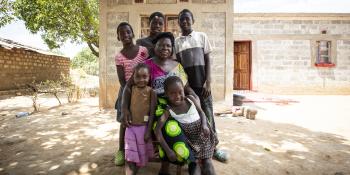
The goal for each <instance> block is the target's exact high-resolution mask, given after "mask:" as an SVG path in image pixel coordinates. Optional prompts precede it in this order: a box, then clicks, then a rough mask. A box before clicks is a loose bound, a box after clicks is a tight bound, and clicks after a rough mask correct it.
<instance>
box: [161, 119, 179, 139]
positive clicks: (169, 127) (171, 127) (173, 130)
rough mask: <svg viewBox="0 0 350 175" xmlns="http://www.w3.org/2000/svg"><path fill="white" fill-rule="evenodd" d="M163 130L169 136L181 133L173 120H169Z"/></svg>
mask: <svg viewBox="0 0 350 175" xmlns="http://www.w3.org/2000/svg"><path fill="white" fill-rule="evenodd" d="M165 131H166V133H167V135H169V136H170V137H176V136H178V135H180V134H181V128H180V126H179V124H178V123H177V122H176V121H175V120H169V121H168V122H167V123H166V125H165Z"/></svg>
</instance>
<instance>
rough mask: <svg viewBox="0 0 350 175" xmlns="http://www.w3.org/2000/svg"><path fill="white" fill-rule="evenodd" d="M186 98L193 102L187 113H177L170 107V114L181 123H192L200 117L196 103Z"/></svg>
mask: <svg viewBox="0 0 350 175" xmlns="http://www.w3.org/2000/svg"><path fill="white" fill-rule="evenodd" d="M186 99H187V100H188V101H189V102H190V103H191V106H190V108H189V109H188V111H187V113H184V114H176V113H175V112H174V111H173V110H171V109H169V112H170V115H171V116H172V117H173V118H174V119H175V120H177V121H178V122H180V123H192V122H195V121H197V120H199V119H200V117H199V114H198V111H197V109H196V105H194V104H193V102H192V101H191V100H190V99H188V98H186Z"/></svg>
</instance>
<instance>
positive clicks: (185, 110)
mask: <svg viewBox="0 0 350 175" xmlns="http://www.w3.org/2000/svg"><path fill="white" fill-rule="evenodd" d="M164 91H165V96H166V97H167V100H168V108H167V110H166V111H165V112H164V114H163V116H162V117H161V118H160V119H159V120H158V123H157V127H156V136H157V139H158V140H159V142H160V144H161V146H162V148H163V151H164V153H165V154H166V156H167V158H168V159H169V161H171V162H175V161H177V160H178V159H182V158H186V157H187V156H188V155H189V154H190V152H191V151H193V152H194V156H195V158H196V161H195V162H190V163H189V174H201V173H202V174H205V175H206V174H208V175H213V174H215V171H214V166H213V164H212V161H211V158H212V156H213V154H214V149H215V146H216V145H217V144H218V140H217V138H216V136H215V134H214V132H213V131H212V130H211V129H210V127H208V122H207V119H206V117H205V114H204V112H203V110H202V109H201V106H200V102H199V101H198V100H197V99H195V98H194V97H193V96H191V95H189V96H187V97H185V94H184V85H183V83H182V81H181V79H180V78H179V77H177V76H171V77H169V78H167V79H166V80H165V82H164ZM181 130H182V132H183V133H184V135H185V136H186V140H185V142H181V141H174V143H173V142H171V141H170V142H169V139H167V138H165V137H176V136H177V135H178V134H180V131H181ZM166 140H167V141H166ZM187 144H188V145H189V146H190V149H191V150H188V147H187V146H186V145H187Z"/></svg>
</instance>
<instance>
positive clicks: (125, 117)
mask: <svg viewBox="0 0 350 175" xmlns="http://www.w3.org/2000/svg"><path fill="white" fill-rule="evenodd" d="M130 100H131V88H130V87H129V86H125V88H124V90H123V95H122V107H121V108H122V109H121V112H122V121H123V124H124V125H125V126H126V127H129V124H130V121H131V118H130V117H131V114H130V111H129V106H130Z"/></svg>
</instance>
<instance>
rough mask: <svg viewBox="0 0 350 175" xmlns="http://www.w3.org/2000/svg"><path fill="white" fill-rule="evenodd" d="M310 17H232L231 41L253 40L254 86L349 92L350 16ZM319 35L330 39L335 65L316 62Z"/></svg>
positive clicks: (283, 90) (298, 91)
mask: <svg viewBox="0 0 350 175" xmlns="http://www.w3.org/2000/svg"><path fill="white" fill-rule="evenodd" d="M309 18H310V17H308V19H305V17H302V16H301V17H299V19H296V18H295V16H294V19H265V18H264V17H257V18H256V19H251V20H249V19H245V20H243V19H240V18H238V19H236V20H234V37H236V38H238V39H234V40H250V41H252V46H253V47H252V76H251V78H252V88H253V90H257V91H260V92H270V93H283V94H350V76H349V75H350V35H349V34H350V20H344V19H342V20H339V19H336V18H333V19H327V20H325V19H322V17H320V18H319V19H317V18H316V17H314V19H309ZM323 18H324V17H323ZM322 30H326V31H327V33H326V34H321V31H322ZM317 40H329V41H331V42H332V50H331V52H332V54H331V55H332V56H331V57H332V58H331V59H332V61H333V62H334V63H335V64H336V66H335V67H326V68H325V67H316V66H315V64H314V63H315V59H316V54H315V53H316V44H315V43H316V41H317Z"/></svg>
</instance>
